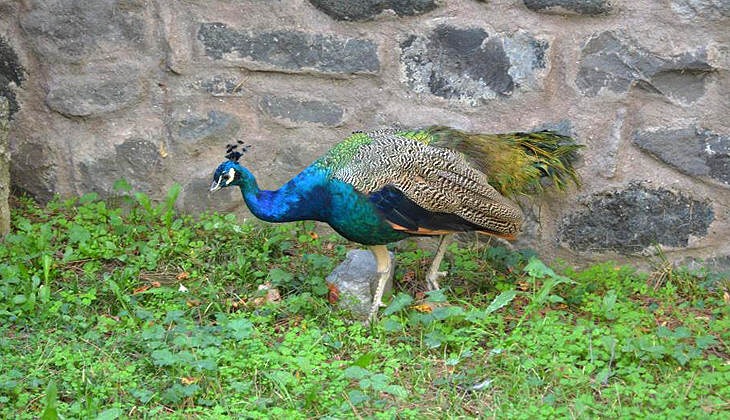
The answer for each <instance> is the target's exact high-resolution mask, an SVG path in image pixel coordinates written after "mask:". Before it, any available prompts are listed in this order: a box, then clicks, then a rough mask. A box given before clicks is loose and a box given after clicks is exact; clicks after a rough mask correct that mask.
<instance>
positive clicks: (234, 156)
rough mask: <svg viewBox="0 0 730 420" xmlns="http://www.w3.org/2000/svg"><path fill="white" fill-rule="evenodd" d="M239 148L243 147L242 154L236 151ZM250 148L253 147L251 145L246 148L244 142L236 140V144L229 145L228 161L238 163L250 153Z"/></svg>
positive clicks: (227, 146)
mask: <svg viewBox="0 0 730 420" xmlns="http://www.w3.org/2000/svg"><path fill="white" fill-rule="evenodd" d="M238 146H241V151H240V152H239V151H238V150H236V149H238ZM249 147H251V145H250V144H248V145H245V146H244V144H243V140H236V143H233V144H227V145H226V159H228V160H230V161H231V162H238V160H239V159H241V156H243V154H244V153H245V152H247V151H248V149H249Z"/></svg>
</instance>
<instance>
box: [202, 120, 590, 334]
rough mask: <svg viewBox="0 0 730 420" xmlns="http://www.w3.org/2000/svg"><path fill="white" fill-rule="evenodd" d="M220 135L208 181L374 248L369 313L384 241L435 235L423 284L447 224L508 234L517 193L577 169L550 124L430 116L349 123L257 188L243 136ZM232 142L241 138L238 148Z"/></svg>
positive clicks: (381, 277) (560, 183)
mask: <svg viewBox="0 0 730 420" xmlns="http://www.w3.org/2000/svg"><path fill="white" fill-rule="evenodd" d="M237 143H238V144H232V145H228V147H227V149H226V153H227V154H226V158H227V160H226V161H224V162H223V163H221V164H220V165H219V166H218V168H217V169H216V170H215V173H214V174H213V184H212V186H211V188H210V190H211V191H216V190H218V189H220V188H223V187H231V186H238V187H239V188H240V189H241V194H242V195H243V199H244V201H245V202H246V205H247V206H248V208H249V209H250V210H251V212H252V213H253V214H254V215H255V216H256V217H257V218H259V219H262V220H265V221H268V222H292V221H297V220H317V221H320V222H325V223H327V224H329V225H330V226H331V227H332V228H333V229H334V230H335V231H336V232H337V233H339V234H340V235H342V236H343V237H345V238H346V239H348V240H350V241H353V242H357V243H360V244H363V245H367V246H368V247H369V248H370V250H371V251H372V253H373V255H374V256H375V261H376V263H377V275H378V283H377V288H376V290H375V294H374V297H373V302H372V307H371V310H370V314H369V317H368V320H373V319H374V318H375V316H376V314H377V311H378V308H379V307H380V306H381V305H382V297H383V290H384V288H385V284H386V282H387V280H388V279H389V278H390V277H391V276H392V275H393V267H394V264H393V261H391V257H390V254H389V253H388V251H387V249H386V247H385V245H386V244H388V243H391V242H396V241H399V240H401V239H405V238H408V237H412V236H440V241H439V245H438V249H437V251H436V255H435V257H434V260H433V262H432V264H431V266H430V269H429V270H428V272H427V275H426V280H427V282H428V287H429V289H432V290H434V289H438V288H439V280H440V279H441V278H442V277H444V276H445V275H446V273H445V272H441V271H439V265H440V263H441V260H442V259H443V257H444V253H445V251H446V247H447V245H448V244H449V242H450V241H451V239H452V237H453V235H454V233H457V232H465V231H476V232H477V233H481V234H485V235H491V236H495V237H499V238H504V239H507V240H514V239H516V236H517V234H518V233H519V230H520V227H521V224H522V221H523V213H522V211H521V209H520V207H519V206H518V205H517V204H515V201H514V199H515V198H516V197H518V196H522V195H526V196H535V195H537V194H539V193H540V192H542V191H543V188H544V184H545V183H547V182H544V180H545V179H547V180H549V181H552V184H553V185H554V186H556V187H557V188H559V189H561V190H562V189H565V188H566V187H567V186H568V185H569V184H571V183H573V184H575V185H576V186H580V179H579V177H578V174H577V173H576V170H575V168H574V167H573V162H574V161H575V159H576V157H577V153H576V152H577V150H578V149H579V148H580V147H582V146H581V145H578V144H577V143H576V142H575V141H574V140H573V139H571V138H570V137H567V136H563V135H560V134H557V133H555V132H551V131H539V132H532V133H522V132H520V133H510V134H478V133H469V132H465V131H461V130H458V129H454V128H450V127H443V126H433V127H428V128H424V129H417V130H398V129H381V130H376V131H371V132H363V131H357V132H354V133H353V134H352V135H350V136H349V137H347V138H346V139H345V140H343V141H342V142H340V143H338V144H337V145H335V146H334V147H333V148H332V149H330V151H329V152H327V153H325V154H324V155H323V156H322V157H320V158H319V159H317V160H315V161H314V162H313V163H312V164H311V165H309V166H308V167H306V168H305V169H304V170H303V171H302V172H301V173H299V175H297V176H295V177H294V178H292V179H291V180H290V181H289V182H287V183H286V184H284V185H283V186H282V187H281V188H280V189H278V190H276V191H267V190H261V189H259V187H258V184H257V183H256V179H255V178H254V176H253V175H252V174H251V172H249V171H248V170H247V169H246V168H245V167H244V166H242V165H241V163H240V158H241V157H242V156H243V152H245V151H246V148H247V146H246V145H243V142H242V141H240V140H239V141H237ZM239 145H242V146H241V147H240V148H239Z"/></svg>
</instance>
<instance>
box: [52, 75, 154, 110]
mask: <svg viewBox="0 0 730 420" xmlns="http://www.w3.org/2000/svg"><path fill="white" fill-rule="evenodd" d="M136 78H137V75H136V74H135V73H134V72H132V71H129V70H128V71H126V72H124V73H123V74H120V75H107V76H106V77H103V78H99V77H98V75H88V76H82V77H74V78H69V79H64V80H56V81H55V82H54V83H53V85H52V86H51V88H50V89H49V91H48V96H46V105H48V107H49V108H51V109H52V110H54V111H56V112H58V113H60V114H63V115H67V116H73V117H84V116H91V115H93V116H99V115H102V114H105V113H108V112H113V111H117V110H119V109H123V108H127V107H130V106H132V105H133V104H135V103H136V102H138V101H139V100H140V97H141V94H142V91H141V86H140V85H139V83H137V82H136Z"/></svg>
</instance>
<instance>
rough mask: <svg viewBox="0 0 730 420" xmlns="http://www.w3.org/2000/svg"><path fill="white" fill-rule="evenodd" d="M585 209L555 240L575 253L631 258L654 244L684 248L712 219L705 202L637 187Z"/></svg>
mask: <svg viewBox="0 0 730 420" xmlns="http://www.w3.org/2000/svg"><path fill="white" fill-rule="evenodd" d="M586 206H587V209H586V210H585V211H578V212H575V213H573V214H571V215H569V216H567V217H566V218H564V219H563V221H562V223H561V225H560V227H559V228H558V234H559V238H560V240H561V241H563V242H566V243H567V244H568V245H569V246H570V248H572V249H573V250H575V251H578V252H605V251H614V252H617V253H621V254H634V253H638V252H641V251H642V250H643V249H645V248H646V247H649V246H651V245H652V244H653V243H655V242H656V243H658V244H661V245H665V246H670V247H687V246H688V243H689V237H690V235H693V236H705V235H707V228H708V227H709V226H710V223H712V221H713V220H714V219H715V215H714V211H713V209H712V204H711V203H710V201H709V200H705V201H700V200H696V199H694V198H691V197H688V196H685V195H682V194H678V193H675V192H672V191H669V190H666V189H664V188H656V189H651V188H647V187H646V186H644V185H641V184H638V183H634V184H631V185H629V187H628V188H626V189H624V190H620V191H607V192H603V193H600V194H596V195H594V196H593V197H592V199H591V200H590V201H589V202H588V203H587V204H586Z"/></svg>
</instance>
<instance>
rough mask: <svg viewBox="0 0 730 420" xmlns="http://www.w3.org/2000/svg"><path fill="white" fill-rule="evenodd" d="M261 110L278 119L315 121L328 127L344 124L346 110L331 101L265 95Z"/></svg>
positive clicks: (299, 121) (301, 121) (314, 122)
mask: <svg viewBox="0 0 730 420" xmlns="http://www.w3.org/2000/svg"><path fill="white" fill-rule="evenodd" d="M260 106H261V110H262V111H264V112H265V113H267V114H269V115H270V116H272V117H274V118H277V119H284V120H288V121H291V122H294V123H313V124H321V125H324V126H327V127H337V126H338V125H340V124H342V117H343V115H344V113H345V111H344V110H343V109H342V107H340V106H338V105H337V104H334V103H331V102H324V101H309V100H303V99H297V98H294V97H291V96H275V95H265V96H264V97H262V98H261V101H260Z"/></svg>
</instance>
